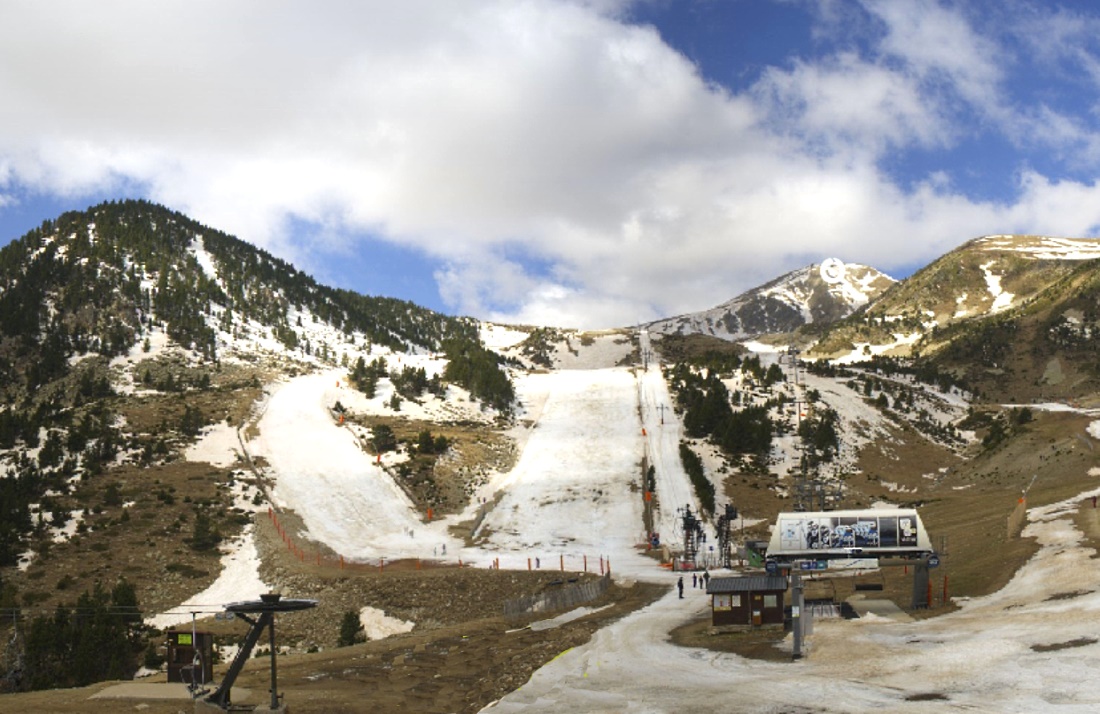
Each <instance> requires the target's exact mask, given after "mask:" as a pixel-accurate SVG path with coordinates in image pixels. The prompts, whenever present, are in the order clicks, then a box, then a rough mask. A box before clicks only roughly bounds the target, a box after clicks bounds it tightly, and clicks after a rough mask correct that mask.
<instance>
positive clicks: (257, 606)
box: [203, 593, 317, 711]
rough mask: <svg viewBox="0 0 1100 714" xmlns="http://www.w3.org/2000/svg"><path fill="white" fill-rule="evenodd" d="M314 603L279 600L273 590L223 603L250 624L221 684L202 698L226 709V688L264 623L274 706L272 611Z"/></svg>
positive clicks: (305, 607) (276, 704)
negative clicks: (267, 638)
mask: <svg viewBox="0 0 1100 714" xmlns="http://www.w3.org/2000/svg"><path fill="white" fill-rule="evenodd" d="M316 605H317V601H316V600H293V599H288V600H283V599H282V596H281V595H279V594H277V593H268V594H266V595H261V596H260V599H259V600H251V601H248V602H235V603H231V604H229V605H226V607H225V609H226V611H227V612H232V613H234V614H235V615H236V616H237V617H239V618H240V619H242V620H244V621H245V622H247V623H248V624H250V625H251V626H252V628H251V629H250V630H249V631H248V634H247V635H246V636H245V638H244V644H243V645H241V649H240V650H239V651H238V652H237V656H236V657H234V658H233V663H232V664H230V665H229V670H228V671H227V672H226V673H225V679H224V680H222V683H221V686H220V687H218V690H217V691H216V692H214V693H213V694H211V695H210V696H209V697H207V698H206V699H204V700H203V701H205V702H206V703H207V704H211V705H213V706H216V707H219V708H221V709H223V710H225V711H229V706H230V699H229V690H230V688H231V687H232V686H233V682H235V681H236V679H237V675H239V674H240V673H241V669H243V668H244V663H245V662H247V661H248V658H249V657H251V656H252V648H253V647H255V646H256V642H257V641H258V640H259V639H260V635H261V634H263V631H264V628H265V627H266V628H268V632H269V635H270V642H271V709H272V710H278V709H279V693H278V692H279V689H278V682H277V667H276V664H275V660H276V655H277V654H278V650H277V649H276V648H275V613H277V612H294V611H295V610H308V609H310V608H311V607H316ZM249 615H259V617H258V618H256V619H253V618H251V617H249Z"/></svg>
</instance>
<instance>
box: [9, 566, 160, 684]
mask: <svg viewBox="0 0 1100 714" xmlns="http://www.w3.org/2000/svg"><path fill="white" fill-rule="evenodd" d="M141 619H142V616H141V610H140V609H139V607H138V601H137V595H136V594H135V591H134V588H133V586H132V585H130V583H128V582H127V581H126V580H124V579H123V580H120V581H119V582H118V583H117V584H116V585H115V586H114V588H112V589H111V591H110V592H107V591H106V590H104V589H103V588H102V586H101V585H100V584H99V583H97V584H96V586H95V589H94V590H93V592H91V593H89V592H88V591H84V593H83V594H81V595H80V597H79V598H78V599H77V601H76V605H75V606H74V607H66V606H62V605H59V606H58V607H57V609H56V610H55V611H54V613H53V615H48V616H39V617H35V618H33V619H31V620H30V621H29V623H26V624H25V625H21V626H22V627H25V634H24V638H23V647H22V652H21V653H17V656H16V657H15V658H14V659H15V666H14V667H13V668H12V669H11V670H9V671H8V672H7V673H6V674H5V677H4V682H5V684H6V686H7V687H8V688H9V689H10V690H12V691H29V690H35V689H54V688H61V687H82V686H86V685H89V684H92V683H93V682H99V681H103V680H107V679H129V678H131V677H133V675H134V672H136V671H137V666H138V660H139V657H140V655H141V653H142V652H143V650H144V647H145V643H144V640H143V638H142V635H141V627H142V625H141Z"/></svg>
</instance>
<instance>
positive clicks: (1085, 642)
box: [1031, 637, 1097, 652]
mask: <svg viewBox="0 0 1100 714" xmlns="http://www.w3.org/2000/svg"><path fill="white" fill-rule="evenodd" d="M1096 642H1097V640H1096V638H1095V637H1078V638H1077V639H1075V640H1070V641H1068V642H1056V643H1054V644H1051V645H1032V646H1031V650H1032V652H1057V651H1058V650H1069V649H1073V648H1075V647H1087V646H1089V645H1094V644H1096Z"/></svg>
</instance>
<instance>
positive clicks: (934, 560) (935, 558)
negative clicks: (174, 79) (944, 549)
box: [928, 553, 940, 568]
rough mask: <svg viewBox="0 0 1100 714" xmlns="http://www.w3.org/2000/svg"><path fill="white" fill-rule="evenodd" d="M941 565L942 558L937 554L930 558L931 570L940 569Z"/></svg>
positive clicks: (929, 565)
mask: <svg viewBox="0 0 1100 714" xmlns="http://www.w3.org/2000/svg"><path fill="white" fill-rule="evenodd" d="M939 564H940V556H938V555H936V554H935V553H933V554H932V555H930V556H928V567H929V568H935V567H938V566H939Z"/></svg>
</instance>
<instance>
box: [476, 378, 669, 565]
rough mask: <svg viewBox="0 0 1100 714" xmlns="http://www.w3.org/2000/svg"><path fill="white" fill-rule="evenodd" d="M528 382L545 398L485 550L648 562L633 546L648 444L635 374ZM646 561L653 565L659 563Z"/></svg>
mask: <svg viewBox="0 0 1100 714" xmlns="http://www.w3.org/2000/svg"><path fill="white" fill-rule="evenodd" d="M522 382H523V385H522V389H523V391H525V392H527V393H529V394H534V393H538V394H539V396H540V398H544V401H542V403H541V408H540V409H539V410H538V413H537V416H536V421H535V422H534V424H533V426H532V427H531V431H530V434H529V436H528V438H527V441H526V445H525V446H524V448H523V451H522V453H521V455H520V457H519V460H518V461H517V463H516V466H515V468H514V469H513V470H512V471H511V473H509V474H508V476H507V478H505V479H504V480H503V481H502V483H501V484H500V489H501V491H502V492H503V495H502V497H501V500H500V502H499V503H498V504H497V506H496V507H495V508H494V509H493V510H492V511H491V512H490V513H489V514H488V515H487V516H486V518H485V521H484V523H483V524H482V528H481V531H480V533H484V534H486V535H487V536H488V543H487V544H486V545H485V546H483V549H484V550H485V551H487V552H489V553H492V554H495V555H498V556H499V557H500V560H501V567H517V568H521V567H526V558H528V557H531V558H535V557H538V558H540V560H542V561H543V562H544V563H548V564H551V565H553V566H557V565H558V558H559V556H564V557H566V559H567V560H570V565H572V566H576V565H577V560H576V559H578V558H582V557H583V556H585V555H587V556H588V558H589V559H590V561H591V562H592V564H593V565H592V567H595V562H596V560H595V559H596V558H598V557H600V556H609V557H610V558H611V559H612V562H613V563H615V566H614V567H615V568H616V570H620V569H621V568H624V567H630V566H628V563H629V562H630V561H634V560H635V559H638V560H639V561H645V559H643V558H639V556H637V555H636V551H635V549H634V545H635V544H636V543H638V542H641V541H642V539H643V537H644V528H643V524H642V494H641V491H640V487H641V471H640V466H641V459H642V449H643V444H642V436H641V427H640V425H639V423H638V412H637V404H636V395H637V387H636V385H635V381H634V377H633V375H632V374H631V372H630V371H629V370H626V369H621V368H613V369H598V370H570V371H562V372H552V373H549V374H535V375H528V376H525V377H523V378H522ZM533 401H541V399H539V400H533ZM548 558H549V559H550V561H547V559H548ZM637 565H642V563H638V564H636V565H635V566H634V567H637ZM644 565H645V567H648V568H650V569H652V568H653V563H652V561H645V563H644ZM543 567H546V565H545V564H544V565H543Z"/></svg>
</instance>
